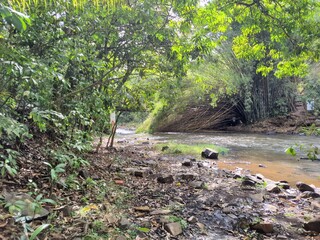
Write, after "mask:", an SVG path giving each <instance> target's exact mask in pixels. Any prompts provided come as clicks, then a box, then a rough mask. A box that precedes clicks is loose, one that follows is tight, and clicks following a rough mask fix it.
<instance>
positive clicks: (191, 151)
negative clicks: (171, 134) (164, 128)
mask: <svg viewBox="0 0 320 240" xmlns="http://www.w3.org/2000/svg"><path fill="white" fill-rule="evenodd" d="M205 148H211V149H215V150H217V151H218V152H219V153H221V154H225V153H227V152H228V149H227V148H224V147H220V146H216V145H213V144H205V143H202V144H182V143H175V142H169V143H160V144H157V145H156V150H158V151H160V150H163V149H164V150H163V152H164V153H167V154H184V155H192V156H195V157H196V156H200V154H201V152H202V151H203V150H204V149H205Z"/></svg>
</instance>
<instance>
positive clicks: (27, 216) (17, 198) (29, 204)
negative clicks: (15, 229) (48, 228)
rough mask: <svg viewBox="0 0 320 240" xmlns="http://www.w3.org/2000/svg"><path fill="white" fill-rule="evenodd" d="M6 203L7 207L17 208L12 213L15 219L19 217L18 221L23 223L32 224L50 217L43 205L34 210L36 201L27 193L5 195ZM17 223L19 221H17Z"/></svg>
mask: <svg viewBox="0 0 320 240" xmlns="http://www.w3.org/2000/svg"><path fill="white" fill-rule="evenodd" d="M3 195H4V202H5V203H6V205H7V206H16V207H15V208H13V209H12V210H11V211H10V213H11V214H12V215H13V216H14V217H19V218H18V219H19V220H20V221H21V220H23V221H27V222H30V221H32V220H36V219H42V218H46V217H47V216H48V215H49V213H50V212H49V211H48V210H47V209H45V208H43V207H41V205H39V206H37V208H36V209H35V208H34V204H35V202H36V200H34V199H33V198H32V197H31V196H29V195H28V194H26V193H16V192H11V193H8V192H6V193H4V194H3ZM16 221H18V220H17V219H16Z"/></svg>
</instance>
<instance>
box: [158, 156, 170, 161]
mask: <svg viewBox="0 0 320 240" xmlns="http://www.w3.org/2000/svg"><path fill="white" fill-rule="evenodd" d="M158 160H159V161H169V158H168V157H159V159H158Z"/></svg>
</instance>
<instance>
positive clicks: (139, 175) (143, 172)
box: [133, 170, 147, 178]
mask: <svg viewBox="0 0 320 240" xmlns="http://www.w3.org/2000/svg"><path fill="white" fill-rule="evenodd" d="M133 175H134V176H135V177H141V178H143V177H145V176H146V175H147V173H146V172H145V171H139V170H137V171H134V172H133Z"/></svg>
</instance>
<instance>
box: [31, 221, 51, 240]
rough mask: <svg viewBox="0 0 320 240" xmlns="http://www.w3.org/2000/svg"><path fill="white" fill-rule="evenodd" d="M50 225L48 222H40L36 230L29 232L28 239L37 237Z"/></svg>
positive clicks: (33, 239)
mask: <svg viewBox="0 0 320 240" xmlns="http://www.w3.org/2000/svg"><path fill="white" fill-rule="evenodd" d="M50 226H51V225H50V224H42V225H41V226H39V227H37V228H36V230H34V232H33V233H32V234H31V236H30V238H29V240H35V239H37V236H38V235H39V234H41V233H42V232H43V231H44V230H45V229H47V228H49V227H50Z"/></svg>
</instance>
